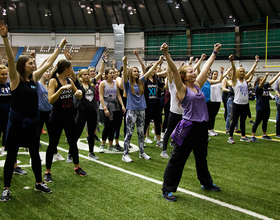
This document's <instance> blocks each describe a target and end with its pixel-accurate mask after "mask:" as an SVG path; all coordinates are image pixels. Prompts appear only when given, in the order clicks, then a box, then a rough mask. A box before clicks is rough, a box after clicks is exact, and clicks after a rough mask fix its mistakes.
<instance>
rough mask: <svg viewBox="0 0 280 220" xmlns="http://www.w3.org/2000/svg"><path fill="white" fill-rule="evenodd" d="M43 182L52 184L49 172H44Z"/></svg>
mask: <svg viewBox="0 0 280 220" xmlns="http://www.w3.org/2000/svg"><path fill="white" fill-rule="evenodd" d="M44 180H45V182H47V183H52V182H53V179H52V173H50V172H45V175H44Z"/></svg>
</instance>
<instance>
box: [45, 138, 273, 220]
mask: <svg viewBox="0 0 280 220" xmlns="http://www.w3.org/2000/svg"><path fill="white" fill-rule="evenodd" d="M41 142H42V143H43V144H46V145H47V144H48V143H47V142H44V141H41ZM57 149H59V150H61V151H64V152H67V153H68V150H66V149H64V148H61V147H57ZM79 156H80V157H82V158H84V159H88V160H91V159H89V158H88V157H87V156H84V155H81V154H79ZM91 161H93V162H95V163H99V164H101V165H103V166H106V167H109V168H112V169H115V170H118V171H121V172H123V173H127V174H129V175H132V176H136V177H138V178H141V179H144V180H148V181H150V182H153V183H156V184H159V185H162V181H158V180H156V179H153V178H150V177H146V176H144V175H141V174H138V173H134V172H131V171H128V170H125V169H122V168H120V167H117V166H114V165H111V164H108V163H104V162H102V161H100V160H91ZM177 191H180V192H182V193H185V194H188V195H191V196H193V197H196V198H199V199H203V200H206V201H209V202H212V203H215V204H217V205H220V206H223V207H226V208H229V209H232V210H235V211H238V212H242V213H244V214H246V215H250V216H253V217H256V218H259V219H264V220H273V219H272V218H268V217H266V216H264V215H261V214H258V213H256V212H252V211H250V210H247V209H243V208H240V207H238V206H235V205H231V204H228V203H225V202H221V201H219V200H217V199H212V198H210V197H207V196H203V195H200V194H198V193H194V192H191V191H189V190H185V189H182V188H178V189H177Z"/></svg>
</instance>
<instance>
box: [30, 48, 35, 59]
mask: <svg viewBox="0 0 280 220" xmlns="http://www.w3.org/2000/svg"><path fill="white" fill-rule="evenodd" d="M30 56H31V57H32V58H33V59H35V57H36V53H35V50H32V51H31V53H30Z"/></svg>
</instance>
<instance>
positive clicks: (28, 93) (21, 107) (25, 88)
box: [11, 81, 38, 119]
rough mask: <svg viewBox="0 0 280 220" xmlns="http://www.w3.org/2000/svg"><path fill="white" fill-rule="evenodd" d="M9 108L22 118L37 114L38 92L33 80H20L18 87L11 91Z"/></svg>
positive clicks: (34, 116) (32, 116) (31, 117)
mask: <svg viewBox="0 0 280 220" xmlns="http://www.w3.org/2000/svg"><path fill="white" fill-rule="evenodd" d="M11 93H12V98H13V99H12V104H11V109H12V110H13V111H15V112H16V113H18V114H19V115H20V116H21V117H22V118H30V119H33V118H36V117H37V115H38V93H37V87H36V84H35V82H34V81H30V82H22V81H20V83H19V85H18V87H17V88H16V89H15V90H13V91H11Z"/></svg>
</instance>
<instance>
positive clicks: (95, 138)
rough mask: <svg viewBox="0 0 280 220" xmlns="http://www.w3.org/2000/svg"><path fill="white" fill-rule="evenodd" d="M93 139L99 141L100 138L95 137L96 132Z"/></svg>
mask: <svg viewBox="0 0 280 220" xmlns="http://www.w3.org/2000/svg"><path fill="white" fill-rule="evenodd" d="M94 140H95V141H99V142H100V139H99V138H98V137H97V135H96V134H95V135H94Z"/></svg>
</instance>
